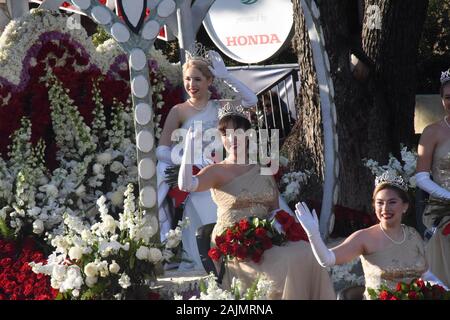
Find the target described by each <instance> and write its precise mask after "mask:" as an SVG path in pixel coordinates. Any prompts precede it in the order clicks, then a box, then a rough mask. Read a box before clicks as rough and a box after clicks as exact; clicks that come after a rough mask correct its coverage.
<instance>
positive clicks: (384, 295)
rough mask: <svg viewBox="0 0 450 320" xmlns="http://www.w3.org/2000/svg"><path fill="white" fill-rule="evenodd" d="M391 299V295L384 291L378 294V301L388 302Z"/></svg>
mask: <svg viewBox="0 0 450 320" xmlns="http://www.w3.org/2000/svg"><path fill="white" fill-rule="evenodd" d="M390 298H391V294H390V293H389V292H387V291H386V290H383V291H381V292H380V300H389V299H390Z"/></svg>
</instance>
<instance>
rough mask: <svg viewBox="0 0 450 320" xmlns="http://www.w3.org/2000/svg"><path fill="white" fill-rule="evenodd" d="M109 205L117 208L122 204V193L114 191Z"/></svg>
mask: <svg viewBox="0 0 450 320" xmlns="http://www.w3.org/2000/svg"><path fill="white" fill-rule="evenodd" d="M111 203H112V204H113V205H114V206H116V207H118V206H120V205H121V204H122V203H123V192H120V191H116V192H114V193H113V194H112V196H111Z"/></svg>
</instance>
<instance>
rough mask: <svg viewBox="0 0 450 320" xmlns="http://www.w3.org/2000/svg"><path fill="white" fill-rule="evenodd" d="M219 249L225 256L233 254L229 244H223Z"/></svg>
mask: <svg viewBox="0 0 450 320" xmlns="http://www.w3.org/2000/svg"><path fill="white" fill-rule="evenodd" d="M219 249H220V252H222V253H223V254H224V255H226V254H230V253H231V246H230V244H229V243H227V242H224V243H221V244H220V246H219Z"/></svg>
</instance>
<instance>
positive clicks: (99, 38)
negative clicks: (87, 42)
mask: <svg viewBox="0 0 450 320" xmlns="http://www.w3.org/2000/svg"><path fill="white" fill-rule="evenodd" d="M109 39H111V36H110V35H109V34H108V33H107V32H106V31H105V29H103V27H101V26H98V27H97V32H96V33H94V34H93V35H92V42H93V43H94V46H96V47H98V46H99V45H101V44H102V43H104V42H106V41H107V40H109Z"/></svg>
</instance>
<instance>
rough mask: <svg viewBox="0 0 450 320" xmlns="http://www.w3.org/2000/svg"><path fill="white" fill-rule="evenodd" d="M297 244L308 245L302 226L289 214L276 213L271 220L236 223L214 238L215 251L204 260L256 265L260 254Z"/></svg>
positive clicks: (257, 219) (249, 219)
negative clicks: (239, 261) (289, 243)
mask: <svg viewBox="0 0 450 320" xmlns="http://www.w3.org/2000/svg"><path fill="white" fill-rule="evenodd" d="M299 240H304V241H308V237H307V235H306V233H305V231H304V230H303V228H302V226H301V225H300V223H298V222H296V221H295V219H294V218H293V217H292V216H291V215H290V214H289V213H287V212H285V211H284V210H279V211H278V212H276V213H275V214H274V218H273V219H259V218H257V217H249V218H247V219H241V220H240V221H239V222H236V223H235V224H234V225H233V226H231V227H229V228H227V229H226V230H225V231H223V233H222V234H221V235H219V236H216V239H215V243H216V247H214V248H211V249H210V250H209V252H208V256H209V257H210V258H211V259H213V260H214V261H218V260H219V259H220V258H221V257H222V256H225V257H226V258H228V259H233V258H237V259H239V260H245V259H247V258H250V259H251V260H252V261H254V262H256V263H259V262H260V261H261V258H262V255H263V253H264V251H265V250H268V249H270V248H272V246H273V245H277V246H281V245H283V243H286V242H287V241H299Z"/></svg>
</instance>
